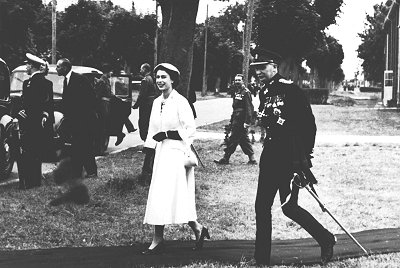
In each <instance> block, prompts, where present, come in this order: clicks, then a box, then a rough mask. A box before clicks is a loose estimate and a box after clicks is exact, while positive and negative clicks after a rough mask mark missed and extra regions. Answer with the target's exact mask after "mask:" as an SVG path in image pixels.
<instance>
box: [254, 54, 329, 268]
mask: <svg viewBox="0 0 400 268" xmlns="http://www.w3.org/2000/svg"><path fill="white" fill-rule="evenodd" d="M279 62H280V57H279V55H277V54H275V53H272V52H269V51H265V50H259V52H258V54H256V56H255V62H254V63H252V64H251V66H253V67H254V68H255V70H256V74H257V76H258V78H259V79H260V81H261V83H263V84H264V86H263V88H262V89H261V90H262V91H263V92H264V93H265V99H264V100H263V103H264V107H263V109H262V111H261V112H260V116H261V122H262V124H263V126H265V128H266V131H267V133H266V134H267V136H266V138H265V142H264V148H263V151H262V154H261V157H260V174H259V177H258V187H257V196H256V203H255V210H256V228H257V230H256V243H255V254H254V257H255V259H256V262H257V264H266V265H268V264H269V262H270V255H271V232H272V219H271V218H272V215H271V207H272V205H273V202H274V199H275V195H276V193H277V191H279V195H280V201H281V203H282V211H283V213H284V214H285V215H286V216H287V217H289V218H290V219H292V220H293V221H295V222H297V223H298V224H299V225H300V226H302V227H303V228H304V229H305V230H306V231H307V232H308V233H309V234H310V235H311V236H312V237H313V238H314V239H315V240H317V242H318V244H319V245H320V247H321V261H322V263H325V262H327V261H329V260H330V259H331V258H332V256H333V246H334V245H335V243H336V237H335V236H334V235H333V234H332V233H331V232H329V231H328V230H327V229H325V228H324V227H323V226H322V225H321V224H320V223H319V222H318V221H317V220H316V219H315V218H314V217H313V216H312V215H311V214H310V213H308V212H307V211H306V210H304V209H303V208H301V207H300V206H299V205H298V194H299V186H297V185H296V184H295V183H293V180H292V179H293V178H294V175H295V174H303V173H306V172H307V171H308V173H307V174H310V175H312V173H311V172H310V171H309V168H311V161H310V159H311V153H312V151H313V148H314V142H315V133H316V126H315V118H314V115H313V114H312V110H311V106H310V104H309V103H308V101H307V98H306V96H305V94H304V92H303V91H302V90H301V89H300V88H299V87H298V86H297V85H295V84H293V83H292V82H291V81H288V80H286V79H284V78H283V77H282V76H281V75H279V73H278V64H279ZM307 179H308V180H309V182H310V183H311V184H312V183H316V180H315V178H314V177H313V176H307Z"/></svg>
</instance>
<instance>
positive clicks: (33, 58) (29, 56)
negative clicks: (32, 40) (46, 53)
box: [25, 53, 46, 65]
mask: <svg viewBox="0 0 400 268" xmlns="http://www.w3.org/2000/svg"><path fill="white" fill-rule="evenodd" d="M25 55H26V61H25V63H28V62H31V63H34V64H37V65H43V64H46V62H45V61H44V60H42V59H41V58H39V57H38V56H35V55H33V54H31V53H26V54H25Z"/></svg>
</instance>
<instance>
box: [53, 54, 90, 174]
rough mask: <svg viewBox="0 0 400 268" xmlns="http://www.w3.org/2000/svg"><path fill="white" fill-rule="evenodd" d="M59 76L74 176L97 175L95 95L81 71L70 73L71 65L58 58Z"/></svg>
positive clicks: (62, 107) (57, 68) (65, 60)
mask: <svg viewBox="0 0 400 268" xmlns="http://www.w3.org/2000/svg"><path fill="white" fill-rule="evenodd" d="M56 70H57V73H58V75H59V76H64V77H65V79H64V89H63V97H62V102H61V110H62V112H63V114H64V118H65V120H66V121H67V123H68V125H69V127H70V131H71V134H72V148H71V158H72V162H73V166H74V172H75V174H76V176H80V175H82V171H83V167H85V170H86V177H96V176H97V165H96V160H95V154H94V137H95V129H96V128H95V127H96V119H97V115H96V95H95V92H94V90H93V87H92V86H91V84H90V82H89V80H88V79H87V78H86V77H84V76H83V75H81V74H78V73H75V72H72V64H71V62H70V61H69V60H68V59H66V58H63V59H60V60H59V61H58V62H57V67H56Z"/></svg>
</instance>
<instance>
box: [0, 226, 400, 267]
mask: <svg viewBox="0 0 400 268" xmlns="http://www.w3.org/2000/svg"><path fill="white" fill-rule="evenodd" d="M210 231H211V236H212V230H210ZM353 236H354V237H355V238H356V239H357V240H358V241H359V242H360V243H361V245H363V247H364V248H365V249H366V250H367V251H368V252H369V253H371V254H379V253H389V252H399V251H400V229H399V228H393V229H378V230H367V231H362V232H357V233H353ZM337 238H338V242H337V244H336V246H335V247H334V256H333V260H343V259H345V258H352V257H360V256H363V254H364V253H363V252H362V251H361V249H360V248H359V247H358V246H357V245H356V244H355V243H354V242H353V241H352V240H351V239H350V238H349V237H348V236H347V235H345V234H339V235H337ZM193 244H194V242H193V241H167V242H166V246H167V247H166V251H165V253H164V254H162V255H156V256H154V255H153V256H143V255H141V254H140V252H141V251H143V250H144V249H145V248H146V246H147V244H146V245H144V244H135V245H133V246H116V247H83V248H82V247H80V248H53V249H34V250H13V251H0V267H2V268H7V267H10V268H11V267H12V268H19V267H21V268H33V267H38V268H39V267H40V268H47V267H48V268H53V267H57V268H64V267H71V268H72V267H73V268H91V267H93V268H102V267H104V268H105V267H107V268H114V267H115V268H120V267H150V266H163V267H164V266H172V265H174V266H183V265H187V264H190V263H193V262H200V261H203V262H204V261H219V262H223V263H232V264H236V265H238V264H239V263H240V262H241V261H243V260H245V261H249V260H251V259H252V256H253V253H254V240H216V241H212V240H211V241H206V242H205V244H204V248H203V250H201V251H193V250H192V247H193ZM319 261H320V247H319V246H318V244H317V243H316V242H315V240H314V239H312V238H305V239H291V240H274V241H272V252H271V264H273V265H274V264H275V265H279V264H281V265H283V264H286V265H288V264H297V265H299V264H302V265H307V264H315V263H318V262H319Z"/></svg>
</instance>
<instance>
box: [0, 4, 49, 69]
mask: <svg viewBox="0 0 400 268" xmlns="http://www.w3.org/2000/svg"><path fill="white" fill-rule="evenodd" d="M1 8H2V9H3V10H2V11H1V13H2V14H1V15H2V18H1V19H2V22H1V23H2V28H3V29H2V33H1V34H2V36H1V37H0V39H2V40H1V42H2V51H1V53H2V54H1V55H0V57H1V58H3V59H4V60H5V61H6V62H7V63H8V64H9V65H10V66H11V67H15V66H16V65H17V64H18V62H21V61H22V60H23V59H24V57H25V53H23V52H26V51H27V50H29V51H33V52H35V51H36V46H35V44H34V43H33V42H32V41H33V33H32V29H31V27H30V26H31V25H32V24H34V23H35V22H36V20H37V19H38V14H39V11H40V9H41V8H43V5H42V1H41V0H4V1H2V6H1Z"/></svg>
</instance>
